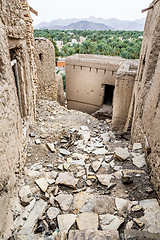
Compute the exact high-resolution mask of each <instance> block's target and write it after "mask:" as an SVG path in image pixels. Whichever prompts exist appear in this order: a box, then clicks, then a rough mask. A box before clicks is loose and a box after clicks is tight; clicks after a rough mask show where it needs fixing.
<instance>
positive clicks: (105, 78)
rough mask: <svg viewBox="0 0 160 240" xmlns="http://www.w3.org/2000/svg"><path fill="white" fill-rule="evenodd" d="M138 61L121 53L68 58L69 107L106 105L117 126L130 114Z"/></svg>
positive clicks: (84, 108)
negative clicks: (126, 57) (128, 58)
mask: <svg viewBox="0 0 160 240" xmlns="http://www.w3.org/2000/svg"><path fill="white" fill-rule="evenodd" d="M137 68H138V61H134V60H125V59H122V58H120V57H110V56H96V55H83V54H81V55H73V56H71V57H68V58H67V59H66V94H67V106H68V108H69V109H76V110H79V111H83V112H87V113H90V114H91V113H94V112H95V111H97V110H98V109H99V108H101V107H102V106H103V107H104V108H105V111H106V112H107V113H108V115H107V116H108V117H111V118H112V127H113V129H114V130H122V129H123V127H124V125H125V122H126V120H127V117H128V111H129V106H130V102H131V97H132V92H133V87H134V83H135V76H136V72H137Z"/></svg>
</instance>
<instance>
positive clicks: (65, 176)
mask: <svg viewBox="0 0 160 240" xmlns="http://www.w3.org/2000/svg"><path fill="white" fill-rule="evenodd" d="M76 182H77V180H76V178H74V176H73V174H71V173H60V174H59V175H58V177H57V179H56V184H63V185H66V186H68V187H71V188H73V189H75V188H76Z"/></svg>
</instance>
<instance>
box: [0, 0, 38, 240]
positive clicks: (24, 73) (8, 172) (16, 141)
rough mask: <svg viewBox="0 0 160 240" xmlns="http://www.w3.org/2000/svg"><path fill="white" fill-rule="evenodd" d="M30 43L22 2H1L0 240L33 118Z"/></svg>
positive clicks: (7, 229)
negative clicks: (29, 125) (28, 128)
mask: <svg viewBox="0 0 160 240" xmlns="http://www.w3.org/2000/svg"><path fill="white" fill-rule="evenodd" d="M28 40H29V37H28V35H27V27H26V23H25V21H24V14H23V8H22V5H21V2H20V1H16V0H11V1H4V0H2V1H0V139H1V140H0V142H1V143H0V209H1V214H0V239H7V238H8V236H9V235H10V233H11V231H12V228H13V211H12V202H14V201H12V199H13V198H14V196H15V195H14V193H15V192H16V191H15V190H16V180H17V176H18V175H17V174H18V171H19V170H20V168H21V166H22V165H23V162H24V161H25V154H24V151H23V150H24V146H25V140H26V137H27V127H28V124H29V122H30V121H32V120H33V118H34V108H35V106H34V100H33V99H34V97H33V94H34V93H33V88H32V86H33V83H32V80H33V78H32V75H33V74H32V68H31V63H32V60H31V58H30V54H29V53H30V49H29V47H28ZM11 62H12V63H11ZM11 64H12V66H11Z"/></svg>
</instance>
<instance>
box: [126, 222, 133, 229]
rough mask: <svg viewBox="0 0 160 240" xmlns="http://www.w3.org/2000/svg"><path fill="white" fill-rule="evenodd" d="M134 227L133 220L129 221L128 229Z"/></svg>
mask: <svg viewBox="0 0 160 240" xmlns="http://www.w3.org/2000/svg"><path fill="white" fill-rule="evenodd" d="M132 227H133V221H129V222H128V223H127V224H126V229H131V228H132Z"/></svg>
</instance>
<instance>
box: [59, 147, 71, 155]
mask: <svg viewBox="0 0 160 240" xmlns="http://www.w3.org/2000/svg"><path fill="white" fill-rule="evenodd" d="M59 152H60V154H62V155H64V156H68V155H70V154H71V153H70V151H68V150H66V149H64V148H60V149H59Z"/></svg>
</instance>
